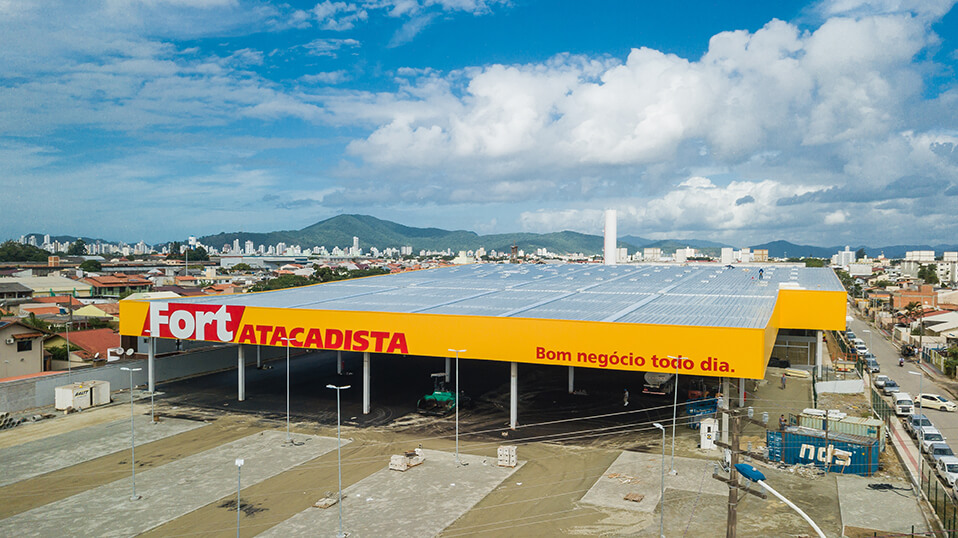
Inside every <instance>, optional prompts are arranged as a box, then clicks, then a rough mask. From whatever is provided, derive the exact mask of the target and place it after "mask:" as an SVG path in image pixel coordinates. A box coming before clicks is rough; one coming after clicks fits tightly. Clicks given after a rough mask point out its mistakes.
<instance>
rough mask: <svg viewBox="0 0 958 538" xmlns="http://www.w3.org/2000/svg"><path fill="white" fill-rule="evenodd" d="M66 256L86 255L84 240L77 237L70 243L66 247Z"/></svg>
mask: <svg viewBox="0 0 958 538" xmlns="http://www.w3.org/2000/svg"><path fill="white" fill-rule="evenodd" d="M67 255H68V256H86V241H84V240H83V239H77V240H76V241H74V242H73V244H72V245H70V248H68V249H67Z"/></svg>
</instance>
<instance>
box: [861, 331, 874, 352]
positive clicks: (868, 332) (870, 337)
mask: <svg viewBox="0 0 958 538" xmlns="http://www.w3.org/2000/svg"><path fill="white" fill-rule="evenodd" d="M862 332H863V333H866V334H868V351H871V352H872V354H874V353H875V350H874V349H872V332H871V331H870V330H868V329H862Z"/></svg>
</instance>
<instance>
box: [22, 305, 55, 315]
mask: <svg viewBox="0 0 958 538" xmlns="http://www.w3.org/2000/svg"><path fill="white" fill-rule="evenodd" d="M20 311H21V312H29V313H33V314H36V315H38V316H43V315H46V314H59V313H60V307H59V306H47V305H29V304H25V305H21V306H20Z"/></svg>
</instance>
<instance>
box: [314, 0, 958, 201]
mask: <svg viewBox="0 0 958 538" xmlns="http://www.w3.org/2000/svg"><path fill="white" fill-rule="evenodd" d="M936 43H937V38H936V37H935V36H934V34H933V33H931V32H930V31H929V27H928V26H927V24H926V22H925V21H923V20H921V19H918V18H916V17H914V16H912V15H910V14H880V15H869V16H864V15H863V16H859V17H857V18H847V17H835V18H832V19H829V20H827V21H824V22H823V23H822V24H821V26H819V27H818V28H817V29H814V30H811V31H802V30H800V29H799V28H798V27H796V26H795V25H793V24H790V23H786V22H783V21H778V20H773V21H771V22H769V23H768V24H766V25H765V26H764V27H763V28H761V29H759V30H758V31H756V32H754V33H749V32H745V31H732V32H722V33H720V34H717V35H715V36H714V37H713V38H712V39H711V40H710V42H709V49H708V51H707V53H706V54H705V55H703V56H702V57H701V58H700V59H699V60H696V61H690V60H687V59H683V58H680V57H678V56H675V55H670V54H664V53H662V52H659V51H656V50H651V49H647V48H639V49H634V50H632V52H631V53H630V54H629V55H628V57H627V58H626V59H625V61H624V62H620V61H616V60H615V59H609V58H603V59H591V58H584V57H579V56H568V55H560V56H556V57H554V58H552V59H550V60H549V61H547V62H543V63H537V64H527V65H495V64H494V65H488V66H482V67H476V68H470V69H465V70H460V71H454V72H450V73H447V74H444V75H443V74H440V73H436V72H434V71H433V72H420V71H416V70H412V69H410V70H400V71H399V72H398V73H397V74H398V75H400V76H401V77H403V78H400V79H399V84H400V89H399V90H398V91H397V92H394V93H392V94H377V95H363V96H358V97H355V98H353V99H340V100H326V101H324V102H325V104H326V106H327V107H328V108H329V109H330V113H331V114H332V115H333V116H334V117H343V116H347V115H349V116H352V117H354V118H355V117H362V118H363V119H364V120H371V121H378V122H379V123H378V126H377V127H376V128H375V130H374V131H373V132H372V133H371V134H370V135H368V136H367V137H365V138H363V139H357V140H354V141H353V142H351V143H350V144H349V146H348V149H349V151H350V153H351V154H352V155H354V156H356V157H358V158H360V159H362V160H363V162H365V163H366V164H367V165H369V166H371V167H372V168H373V169H383V170H385V169H390V170H392V171H393V173H398V174H402V170H409V171H410V174H408V175H406V176H403V177H405V178H406V179H408V180H410V181H423V179H417V178H427V179H425V181H429V182H441V181H446V182H450V183H469V182H474V181H475V180H477V179H478V180H479V181H486V182H488V183H490V184H492V183H494V182H500V181H522V180H523V179H522V178H523V177H526V178H529V180H530V181H537V180H538V178H540V177H541V176H542V175H543V174H551V173H555V174H558V175H559V176H561V178H563V179H564V180H565V181H573V182H575V181H580V180H581V181H585V178H586V177H593V176H595V173H596V170H598V169H602V170H605V172H604V173H605V174H607V175H610V171H614V172H612V173H611V175H612V176H617V175H619V174H620V173H622V171H624V170H626V169H628V168H629V167H635V170H636V172H635V173H633V174H632V179H631V181H627V180H625V179H624V178H623V179H619V180H616V181H615V183H616V184H617V185H618V188H619V189H620V190H623V191H624V190H625V189H626V185H628V184H631V185H632V188H633V189H636V188H638V189H641V188H643V186H647V187H654V188H657V189H661V182H662V180H663V179H666V180H667V179H674V178H675V177H676V176H677V175H678V174H682V173H683V172H684V173H687V170H685V168H686V167H688V166H692V165H700V166H702V167H704V168H711V169H721V168H724V169H726V170H727V171H728V172H729V173H733V174H734V173H736V172H737V171H738V172H741V171H747V172H748V173H749V174H750V175H751V176H752V177H765V178H770V179H774V180H775V181H777V182H780V183H783V184H785V183H793V184H795V185H802V184H805V183H808V182H809V180H813V182H814V183H816V184H828V183H831V182H841V183H845V182H849V181H856V182H863V183H868V184H872V185H876V186H880V185H883V184H885V183H887V182H889V181H892V180H894V179H896V178H897V177H900V176H901V174H898V175H895V173H896V171H903V170H904V169H907V168H911V169H914V168H915V167H916V166H917V167H919V168H922V169H925V168H936V167H937V168H936V169H937V171H938V172H939V173H944V174H945V175H946V177H956V175H958V168H956V165H955V164H956V163H954V162H952V161H947V160H943V159H941V158H940V157H939V156H937V155H934V154H933V152H931V151H930V150H929V145H930V144H932V143H933V142H932V141H931V140H926V139H925V138H927V137H925V136H924V135H925V133H923V132H921V131H916V130H914V129H912V130H910V131H913V132H912V134H908V135H905V136H903V134H902V133H903V132H910V131H909V130H907V129H905V130H903V129H902V126H904V125H908V123H909V122H910V121H911V118H912V116H913V114H914V108H915V103H916V102H920V101H921V92H922V90H923V83H922V76H923V73H924V72H926V71H927V70H928V66H926V65H922V63H920V62H921V61H920V60H918V63H916V59H918V58H920V57H921V51H922V50H924V49H925V48H926V47H931V46H935V45H936ZM417 77H418V78H417ZM944 98H945V97H942V98H941V99H944ZM942 102H944V101H942ZM941 110H943V111H944V110H947V107H945V106H942V107H941ZM952 114H953V113H952ZM916 137H917V138H916ZM915 139H921V141H920V142H919V143H918V144H917V145H916V144H913V143H911V142H909V140H915ZM889 161H896V162H895V163H893V162H889ZM413 171H415V172H413ZM423 171H430V172H431V173H427V174H423V173H422V172H423ZM906 173H908V172H906ZM437 176H438V178H441V179H436V178H437ZM530 192H538V191H537V190H535V189H532V190H530ZM740 196H744V195H740ZM756 199H758V197H756ZM732 202H734V199H733V200H732ZM733 205H734V204H733ZM752 205H758V204H743V206H752Z"/></svg>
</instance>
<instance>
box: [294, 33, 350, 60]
mask: <svg viewBox="0 0 958 538" xmlns="http://www.w3.org/2000/svg"><path fill="white" fill-rule="evenodd" d="M359 45H360V43H359V41H356V40H355V39H333V38H321V39H314V40H312V41H310V42H309V43H306V44H305V45H303V48H305V49H306V50H308V51H309V53H310V54H312V55H314V56H330V57H333V58H335V57H336V55H337V51H338V50H340V49H343V48H356V47H358V46H359Z"/></svg>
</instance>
